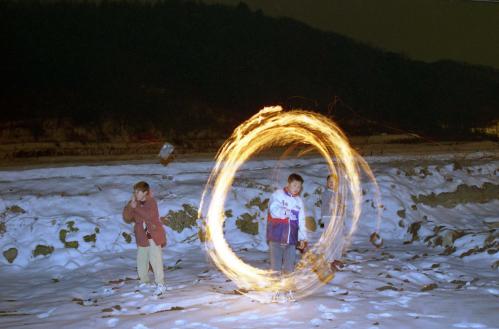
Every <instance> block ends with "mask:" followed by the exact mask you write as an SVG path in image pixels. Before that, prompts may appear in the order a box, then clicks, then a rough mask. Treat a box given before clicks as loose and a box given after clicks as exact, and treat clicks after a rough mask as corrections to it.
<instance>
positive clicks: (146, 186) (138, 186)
mask: <svg viewBox="0 0 499 329" xmlns="http://www.w3.org/2000/svg"><path fill="white" fill-rule="evenodd" d="M133 190H134V191H135V190H139V191H142V192H149V184H147V183H146V182H144V181H140V182H138V183H136V184H135V185H134V186H133Z"/></svg>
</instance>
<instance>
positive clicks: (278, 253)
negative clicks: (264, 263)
mask: <svg viewBox="0 0 499 329" xmlns="http://www.w3.org/2000/svg"><path fill="white" fill-rule="evenodd" d="M269 247H270V269H271V270H273V271H277V272H282V273H291V272H293V271H294V269H295V259H296V248H295V245H292V244H281V243H279V242H273V241H269Z"/></svg>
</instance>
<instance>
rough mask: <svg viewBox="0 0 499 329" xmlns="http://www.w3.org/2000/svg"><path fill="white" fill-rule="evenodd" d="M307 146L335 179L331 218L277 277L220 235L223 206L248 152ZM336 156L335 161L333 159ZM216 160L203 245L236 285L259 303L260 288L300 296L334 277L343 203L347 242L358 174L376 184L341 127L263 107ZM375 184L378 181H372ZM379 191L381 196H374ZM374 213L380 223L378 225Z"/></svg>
mask: <svg viewBox="0 0 499 329" xmlns="http://www.w3.org/2000/svg"><path fill="white" fill-rule="evenodd" d="M296 143H300V144H306V145H310V146H311V147H313V148H315V149H316V150H317V151H318V152H319V153H320V154H321V155H322V157H323V158H324V159H325V160H326V163H327V166H328V168H329V171H330V173H332V174H333V175H335V176H336V177H337V184H336V185H335V191H334V192H335V193H334V200H332V207H331V221H330V224H329V225H328V227H327V228H325V230H324V233H323V234H322V236H321V237H320V239H319V240H318V241H317V242H316V243H315V244H314V245H313V246H312V247H311V248H310V249H309V250H308V251H307V252H306V253H305V254H304V255H303V256H302V258H301V260H300V261H299V262H298V264H297V265H296V269H295V271H294V272H293V273H290V274H288V275H283V276H276V275H275V273H272V271H270V270H265V269H260V268H256V267H253V266H251V265H248V264H246V263H245V262H243V261H242V260H241V259H240V258H239V257H238V256H237V255H236V254H235V253H234V252H233V250H232V249H231V248H230V246H229V245H228V243H227V241H226V240H225V238H224V233H223V223H224V221H225V217H224V205H225V200H226V197H227V193H228V192H229V190H230V188H231V186H232V182H233V180H234V176H235V174H236V172H237V170H238V168H239V167H240V166H241V165H243V164H244V163H245V162H246V161H247V160H248V159H249V158H250V157H251V156H252V155H254V154H256V153H258V152H260V151H262V150H264V149H268V148H271V147H276V146H285V145H290V144H296ZM333 159H335V161H333ZM215 160H216V163H215V166H214V168H213V170H212V172H211V175H210V177H209V179H208V182H207V184H206V187H205V190H204V192H203V196H202V199H201V205H200V207H199V209H200V210H199V212H200V213H199V218H203V216H202V214H201V212H202V209H203V204H204V203H205V199H206V198H207V195H208V190H209V189H210V188H211V193H210V200H209V201H210V202H209V206H208V208H207V212H206V216H205V217H204V219H203V220H204V222H205V223H204V224H205V229H206V241H205V248H206V251H207V254H208V255H209V257H210V258H211V260H212V261H213V263H214V264H215V265H216V266H217V267H218V268H219V269H220V270H221V271H222V272H223V273H224V274H225V275H226V276H227V277H228V278H229V279H231V280H232V281H234V283H235V284H236V285H237V286H238V287H239V289H240V291H241V292H243V293H245V294H247V295H248V296H249V297H251V298H253V299H256V300H259V301H261V302H267V301H268V295H269V294H265V293H263V292H271V291H276V290H281V291H283V290H294V291H295V295H296V296H297V297H298V298H301V297H304V296H306V295H309V294H311V293H313V292H314V291H315V290H316V289H317V288H318V287H320V286H322V285H323V284H325V283H327V282H328V281H330V280H331V279H332V278H333V277H334V273H333V272H331V270H330V267H329V260H330V259H331V256H332V255H333V254H334V253H335V251H336V249H337V248H342V249H344V248H345V247H346V246H341V245H340V246H338V245H335V244H334V243H333V242H334V241H335V240H336V239H337V237H338V236H339V234H343V232H342V230H341V227H342V225H340V223H343V221H344V220H345V216H346V212H345V207H344V206H342V205H345V204H346V203H347V201H348V203H349V204H350V205H351V206H352V208H351V209H352V211H351V212H349V216H351V218H350V220H351V223H352V225H351V227H350V230H349V231H348V233H347V236H346V238H345V239H344V241H346V243H347V244H348V243H349V241H350V238H351V236H352V234H353V233H354V232H355V230H356V228H357V223H358V220H359V218H360V213H361V201H362V190H361V181H360V175H361V173H362V172H364V173H366V174H367V177H368V178H369V179H370V180H371V181H372V182H374V183H375V179H374V176H373V174H372V172H371V170H370V169H369V166H368V165H367V163H366V162H365V161H364V160H363V159H362V157H360V155H358V154H357V152H356V151H355V150H354V149H353V148H352V147H350V145H349V143H348V141H347V138H346V136H345V135H344V134H343V132H342V131H341V130H340V128H339V127H338V126H337V125H336V124H335V123H334V122H333V121H331V120H330V119H328V118H327V117H325V116H323V115H320V114H317V113H314V112H309V111H304V110H293V111H283V109H282V108H281V107H280V106H275V107H265V108H264V109H262V110H261V111H260V112H258V113H257V114H255V115H254V116H252V117H251V118H250V119H248V120H247V121H245V122H244V123H242V124H241V125H240V126H239V127H237V128H236V129H235V130H234V132H233V134H232V135H231V137H230V138H229V139H228V140H227V141H226V142H225V143H224V145H223V146H222V147H221V148H220V150H219V152H218V153H217V155H216V158H215ZM374 185H375V186H376V188H377V185H376V184H374ZM378 195H379V194H378ZM379 218H380V217H379V216H378V227H379Z"/></svg>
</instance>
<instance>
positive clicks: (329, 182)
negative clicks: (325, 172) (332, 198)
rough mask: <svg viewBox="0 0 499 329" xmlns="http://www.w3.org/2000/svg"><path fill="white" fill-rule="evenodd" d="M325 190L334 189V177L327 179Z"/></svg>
mask: <svg viewBox="0 0 499 329" xmlns="http://www.w3.org/2000/svg"><path fill="white" fill-rule="evenodd" d="M327 188H329V189H331V190H332V189H333V188H334V177H329V179H328V180H327Z"/></svg>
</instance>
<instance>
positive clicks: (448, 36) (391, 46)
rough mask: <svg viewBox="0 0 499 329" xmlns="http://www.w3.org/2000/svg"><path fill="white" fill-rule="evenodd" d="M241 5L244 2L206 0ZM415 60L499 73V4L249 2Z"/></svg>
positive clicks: (461, 0)
mask: <svg viewBox="0 0 499 329" xmlns="http://www.w3.org/2000/svg"><path fill="white" fill-rule="evenodd" d="M204 2H206V3H224V4H238V3H239V2H240V0H205V1H204ZM244 2H245V3H247V4H248V5H250V7H251V8H252V9H262V10H263V12H264V13H265V14H267V15H272V16H287V17H291V18H294V19H297V20H300V21H302V22H305V23H307V24H309V25H311V26H313V27H316V28H319V29H322V30H328V31H334V32H337V33H339V34H343V35H347V36H350V37H352V38H354V39H357V40H360V41H362V42H365V43H368V44H371V45H373V46H376V47H380V48H384V49H387V50H390V51H395V52H398V53H403V54H405V55H407V56H409V57H411V58H414V59H419V60H424V61H429V62H433V61H436V60H440V59H452V60H456V61H460V62H466V63H470V64H479V65H486V66H492V67H495V68H498V69H499V1H483V0H482V1H480V0H475V1H473V0H376V1H374V0H312V1H311V0H244Z"/></svg>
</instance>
